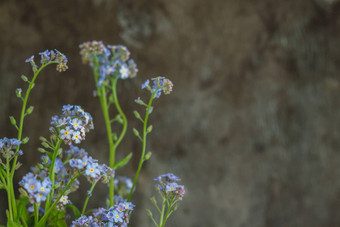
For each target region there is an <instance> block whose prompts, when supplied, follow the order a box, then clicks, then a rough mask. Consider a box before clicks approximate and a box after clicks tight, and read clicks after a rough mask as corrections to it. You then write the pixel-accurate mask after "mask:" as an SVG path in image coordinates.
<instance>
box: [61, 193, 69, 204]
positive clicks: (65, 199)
mask: <svg viewBox="0 0 340 227" xmlns="http://www.w3.org/2000/svg"><path fill="white" fill-rule="evenodd" d="M59 202H60V203H61V204H63V205H66V204H69V203H70V201H69V200H68V196H67V195H63V196H61V198H60V200H59Z"/></svg>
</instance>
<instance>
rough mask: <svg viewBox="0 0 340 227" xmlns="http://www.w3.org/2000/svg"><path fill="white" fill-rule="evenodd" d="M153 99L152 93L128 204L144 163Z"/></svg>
mask: <svg viewBox="0 0 340 227" xmlns="http://www.w3.org/2000/svg"><path fill="white" fill-rule="evenodd" d="M154 97H155V93H152V95H151V98H150V100H149V103H148V106H147V108H146V114H145V119H144V124H143V146H142V154H141V156H140V160H139V165H138V169H137V172H136V175H135V178H134V180H133V185H132V187H131V190H130V193H129V196H128V198H127V201H128V202H129V201H130V199H131V196H132V193H133V191H134V189H135V187H136V182H137V179H138V176H139V172H140V171H141V169H142V165H143V162H144V156H145V149H146V135H147V131H146V130H147V127H148V118H149V115H150V113H149V112H150V108H151V104H152V101H153V99H154Z"/></svg>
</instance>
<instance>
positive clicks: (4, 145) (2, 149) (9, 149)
mask: <svg viewBox="0 0 340 227" xmlns="http://www.w3.org/2000/svg"><path fill="white" fill-rule="evenodd" d="M20 144H21V141H20V140H17V139H14V138H12V139H8V138H6V137H4V138H2V139H0V153H1V154H2V156H3V157H4V158H5V159H11V158H12V157H14V155H16V156H18V155H22V150H19V151H18V152H15V151H14V150H15V148H16V147H17V146H18V145H20Z"/></svg>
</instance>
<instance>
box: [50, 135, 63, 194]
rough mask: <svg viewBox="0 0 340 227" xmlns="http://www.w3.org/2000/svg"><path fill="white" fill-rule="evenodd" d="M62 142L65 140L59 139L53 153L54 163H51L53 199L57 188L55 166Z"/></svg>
mask: <svg viewBox="0 0 340 227" xmlns="http://www.w3.org/2000/svg"><path fill="white" fill-rule="evenodd" d="M62 142H63V140H62V139H60V138H59V140H58V142H57V146H56V147H55V149H54V151H53V157H52V163H51V166H50V180H51V181H52V190H51V199H53V196H54V187H55V171H54V165H55V160H56V159H57V156H58V150H59V148H60V146H61V143H62Z"/></svg>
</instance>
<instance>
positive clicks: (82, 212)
mask: <svg viewBox="0 0 340 227" xmlns="http://www.w3.org/2000/svg"><path fill="white" fill-rule="evenodd" d="M97 182H98V181H95V182H94V183H93V184H92V186H91V188H90V195H87V197H86V199H85V202H84V206H83V210H82V211H81V215H83V214H85V211H86V206H87V203H88V202H89V199H90V197H91V194H92V191H93V189H94V187H95V186H96V184H97Z"/></svg>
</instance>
